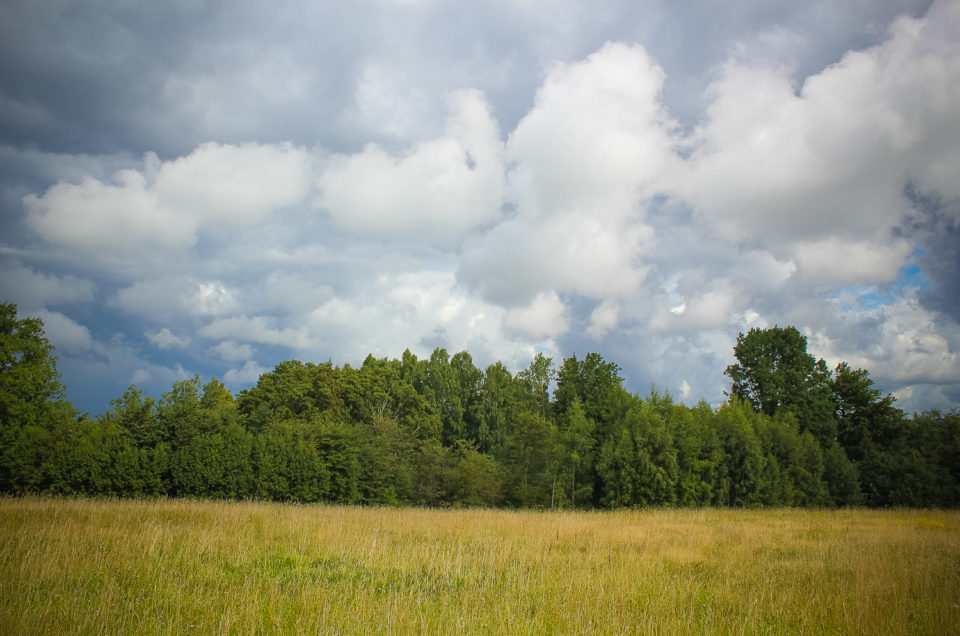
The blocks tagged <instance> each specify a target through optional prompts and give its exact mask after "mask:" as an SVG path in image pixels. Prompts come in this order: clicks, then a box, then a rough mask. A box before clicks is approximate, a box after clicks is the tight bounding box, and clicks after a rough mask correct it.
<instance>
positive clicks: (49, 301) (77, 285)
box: [0, 262, 95, 313]
mask: <svg viewBox="0 0 960 636" xmlns="http://www.w3.org/2000/svg"><path fill="white" fill-rule="evenodd" d="M94 291H95V287H94V285H93V283H91V282H90V281H89V280H86V279H83V278H79V277H77V276H73V275H71V274H66V275H63V276H58V275H56V274H44V273H42V272H38V271H36V270H35V269H33V268H31V267H25V266H23V265H21V264H19V263H16V262H14V263H9V264H7V265H6V266H5V267H4V269H3V276H2V277H0V298H3V299H5V301H9V302H14V303H17V304H18V305H19V309H20V310H21V313H22V312H23V311H34V310H36V309H38V308H40V307H45V306H49V305H59V304H61V303H85V302H90V301H92V300H93V298H94Z"/></svg>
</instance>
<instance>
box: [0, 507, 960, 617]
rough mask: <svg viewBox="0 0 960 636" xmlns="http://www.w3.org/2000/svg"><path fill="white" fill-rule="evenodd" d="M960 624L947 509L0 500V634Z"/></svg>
mask: <svg viewBox="0 0 960 636" xmlns="http://www.w3.org/2000/svg"><path fill="white" fill-rule="evenodd" d="M377 632H384V633H423V634H451V633H456V634H469V633H485V634H544V633H600V634H624V633H665V634H680V633H683V634H689V633H748V634H753V633H769V634H786V633H810V634H824V633H844V634H849V633H860V634H897V633H901V634H908V633H909V634H916V633H919V634H945V633H947V634H948V633H960V512H945V511H867V510H856V511H846V510H842V511H805V510H758V511H745V510H646V511H630V512H596V513H577V512H571V513H554V512H543V513H541V512H505V511H486V510H465V511H454V510H450V511H437V510H417V509H412V510H395V509H388V508H351V507H326V506H290V505H280V504H268V503H216V502H189V501H166V500H159V501H141V502H134V501H102V500H96V501H91V500H71V499H47V498H26V499H9V498H6V499H0V633H2V634H30V633H52V634H60V633H97V634H121V633H125V634H154V633H176V634H183V633H240V634H253V633H326V634H329V633H350V634H353V633H377Z"/></svg>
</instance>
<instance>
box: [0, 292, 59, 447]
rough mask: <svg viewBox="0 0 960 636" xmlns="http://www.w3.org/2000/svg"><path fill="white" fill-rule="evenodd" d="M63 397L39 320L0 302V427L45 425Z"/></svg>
mask: <svg viewBox="0 0 960 636" xmlns="http://www.w3.org/2000/svg"><path fill="white" fill-rule="evenodd" d="M65 397H66V392H65V390H64V388H63V385H62V384H60V374H59V372H58V371H57V358H56V357H55V356H54V355H53V345H51V344H50V341H49V340H47V338H46V336H45V335H44V332H43V321H42V320H40V319H39V318H31V317H27V318H18V317H17V306H16V305H14V304H12V303H3V304H0V426H2V427H3V428H4V429H9V428H15V427H21V426H26V425H34V426H47V425H49V424H50V422H51V417H52V416H53V414H54V413H58V414H62V413H63V410H64V407H65V406H66V404H65Z"/></svg>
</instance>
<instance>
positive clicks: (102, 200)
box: [23, 170, 196, 258]
mask: <svg viewBox="0 0 960 636" xmlns="http://www.w3.org/2000/svg"><path fill="white" fill-rule="evenodd" d="M23 203H24V206H25V207H26V209H27V221H28V223H29V225H30V227H31V228H32V229H33V230H34V231H35V232H37V234H39V235H40V236H41V237H42V238H43V239H44V240H46V241H48V242H50V243H53V244H55V245H59V246H64V247H68V248H73V249H75V250H76V251H78V252H81V253H85V254H88V255H90V256H96V255H100V254H107V255H114V256H122V257H127V258H130V257H134V256H138V255H140V254H141V253H142V251H143V250H146V249H171V250H182V249H185V248H188V247H190V246H192V245H193V243H194V241H195V240H196V239H195V235H194V233H195V231H196V223H195V221H193V220H191V219H189V218H186V217H183V216H181V215H179V214H171V213H169V212H167V211H164V210H163V209H162V208H160V206H159V205H158V200H157V196H156V194H155V193H153V192H150V191H149V189H148V186H147V180H146V177H144V175H143V174H142V173H140V172H137V171H134V170H122V171H120V172H117V173H116V174H114V176H113V183H112V184H111V183H103V182H101V181H98V180H97V179H93V178H86V179H84V180H83V181H82V182H80V183H79V184H72V183H63V182H61V183H58V184H57V185H55V186H53V187H51V188H50V189H49V190H47V191H46V193H44V194H43V195H42V196H40V197H37V196H36V195H33V194H31V195H27V197H26V198H25V199H24V201H23Z"/></svg>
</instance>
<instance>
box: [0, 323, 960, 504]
mask: <svg viewBox="0 0 960 636" xmlns="http://www.w3.org/2000/svg"><path fill="white" fill-rule="evenodd" d="M0 318H2V321H3V322H2V325H0V326H2V339H0V347H2V350H0V414H2V415H3V421H2V428H0V492H7V493H23V492H54V493H70V494H93V495H112V496H124V497H147V496H174V497H213V498H246V497H257V498H264V499H273V500H278V501H301V502H312V501H325V502H339V503H359V504H390V505H408V504H413V505H425V506H517V507H534V508H569V507H578V508H619V507H634V506H673V505H682V506H831V505H836V506H843V505H861V504H866V505H871V506H887V505H911V506H930V505H937V506H956V505H958V504H960V460H958V458H960V415H958V413H957V412H952V413H949V414H941V413H937V412H929V413H924V414H920V415H915V416H913V417H912V418H907V417H906V416H905V415H904V414H903V412H902V411H900V410H899V409H897V408H896V407H895V406H894V399H893V398H892V397H891V396H889V395H886V396H884V395H882V394H881V393H880V391H878V390H877V389H876V388H875V387H874V386H873V381H872V380H871V379H870V377H869V373H868V372H867V371H866V370H863V369H852V368H850V367H849V366H848V365H846V364H845V363H841V364H839V365H838V366H837V367H836V368H835V370H834V371H832V372H831V371H830V370H828V369H827V367H826V364H825V363H824V362H823V360H818V359H815V358H814V357H813V356H812V355H810V354H809V353H807V351H806V339H805V338H804V337H803V336H802V335H801V334H800V333H799V332H798V331H797V330H796V329H794V328H793V327H786V328H780V327H774V328H772V329H766V330H761V329H754V330H751V331H750V332H749V333H747V334H740V336H739V337H738V339H737V344H736V347H735V349H734V355H735V357H736V359H737V363H736V364H734V365H730V366H729V367H728V368H727V370H726V373H727V375H729V376H730V378H731V380H732V386H731V391H730V399H729V400H728V401H727V402H726V403H724V404H722V405H720V406H719V407H717V408H714V407H711V406H710V405H708V404H706V403H704V402H700V403H699V404H697V405H696V406H694V407H692V408H691V407H688V406H686V405H684V404H678V403H676V402H674V401H673V399H672V398H671V397H670V395H668V394H661V393H658V392H656V391H654V390H651V392H650V394H649V395H647V396H645V397H641V396H639V395H636V394H630V393H629V392H628V391H627V390H626V389H625V388H624V386H623V379H622V378H621V376H620V367H619V365H617V364H616V363H614V362H611V361H607V360H605V359H604V358H603V357H602V356H601V355H600V354H598V353H595V352H591V353H587V354H586V355H585V356H583V358H578V357H577V356H576V355H573V356H571V357H569V358H567V359H565V360H563V361H562V362H561V363H560V364H559V368H558V370H555V367H554V364H553V360H552V359H550V358H547V357H545V356H543V355H537V356H536V357H534V359H533V360H532V361H531V363H530V365H529V366H528V367H527V368H525V369H522V370H521V371H519V372H518V373H516V374H512V373H510V371H508V370H507V369H506V367H505V366H504V365H503V364H501V363H494V364H492V365H489V366H488V367H487V368H486V369H485V370H482V369H479V368H477V367H476V366H475V365H474V363H473V359H472V357H471V356H470V354H469V353H467V352H465V351H461V352H456V353H454V354H453V355H452V356H451V355H450V354H449V353H448V352H447V351H446V350H444V349H436V350H434V351H433V352H432V353H431V355H430V356H429V357H427V358H422V359H421V358H418V357H417V356H416V355H414V354H413V353H411V352H410V351H406V352H404V354H403V356H402V358H401V359H389V358H379V359H378V358H375V357H373V356H368V357H367V359H366V360H364V361H363V364H362V365H361V366H360V367H358V368H354V367H351V366H350V365H343V366H337V365H334V364H333V363H332V362H324V363H312V362H301V361H298V360H287V361H283V362H280V363H279V364H277V365H276V366H275V367H274V369H273V370H272V371H270V372H267V373H264V374H262V375H261V376H260V378H259V380H258V381H257V383H256V385H255V386H253V387H251V388H249V389H246V390H244V391H241V392H240V393H239V394H238V395H237V396H233V395H232V394H231V393H230V391H228V390H227V388H226V387H225V386H224V385H223V383H222V382H220V381H219V380H216V379H211V380H209V381H207V382H203V381H201V379H200V378H199V377H194V378H191V379H186V380H178V381H176V382H174V383H173V385H172V386H171V387H170V389H169V390H168V391H166V392H164V394H163V395H162V396H160V397H159V399H155V398H154V397H152V396H147V395H144V394H143V392H142V391H141V390H139V389H138V388H137V387H135V386H131V387H130V388H129V389H127V390H126V391H125V392H124V394H123V395H122V396H121V397H119V398H117V399H116V400H114V401H113V402H112V403H111V407H110V408H109V409H108V410H107V411H106V412H104V413H102V414H100V415H97V416H89V415H87V414H83V415H80V416H78V415H77V414H76V413H75V412H74V411H73V409H72V407H70V405H69V403H68V402H66V401H65V400H64V399H63V396H64V390H63V387H62V385H61V384H60V382H59V379H58V377H59V376H58V375H57V372H56V358H55V357H54V356H53V355H52V347H51V345H50V343H49V342H48V341H47V340H46V338H45V336H44V334H43V324H42V323H41V322H40V321H39V320H38V319H36V318H18V317H17V314H16V308H15V307H14V306H13V305H3V306H2V315H0ZM551 387H554V388H553V392H552V394H551Z"/></svg>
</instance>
